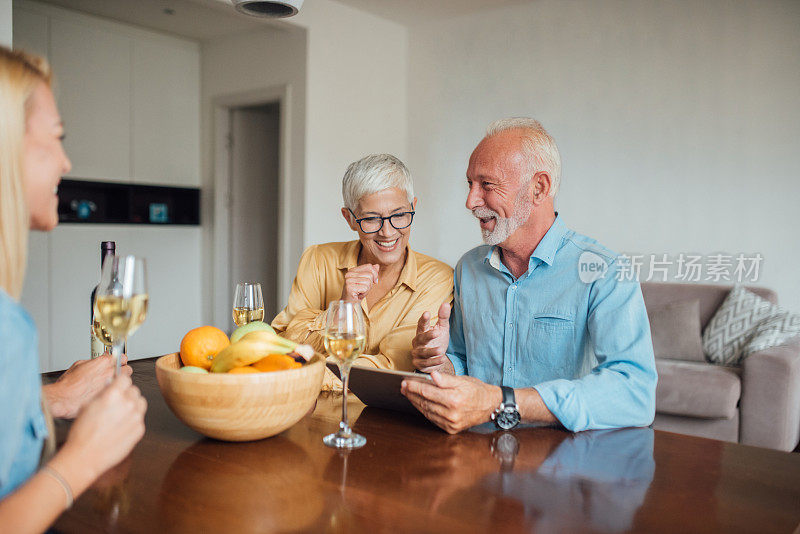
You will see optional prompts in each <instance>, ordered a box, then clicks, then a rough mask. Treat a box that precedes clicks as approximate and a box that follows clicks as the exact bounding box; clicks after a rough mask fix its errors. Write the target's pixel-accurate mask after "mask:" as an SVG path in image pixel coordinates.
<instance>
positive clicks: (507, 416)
mask: <svg viewBox="0 0 800 534" xmlns="http://www.w3.org/2000/svg"><path fill="white" fill-rule="evenodd" d="M496 422H497V426H499V427H500V428H502V429H503V430H509V429H511V428H514V427H515V426H517V424H518V423H519V412H518V411H517V410H515V409H514V408H505V409H504V410H502V411H501V412H500V413H498V414H497V418H496Z"/></svg>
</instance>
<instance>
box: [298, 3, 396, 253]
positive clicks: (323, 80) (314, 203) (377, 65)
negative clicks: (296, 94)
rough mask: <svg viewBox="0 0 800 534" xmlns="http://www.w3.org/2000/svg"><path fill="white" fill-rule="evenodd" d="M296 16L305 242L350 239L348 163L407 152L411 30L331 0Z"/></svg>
mask: <svg viewBox="0 0 800 534" xmlns="http://www.w3.org/2000/svg"><path fill="white" fill-rule="evenodd" d="M290 20H292V21H293V22H294V23H296V24H299V25H301V26H304V27H306V28H307V30H308V94H307V123H306V129H307V132H308V136H307V140H306V188H305V204H304V210H305V232H304V244H305V246H308V245H311V244H314V243H324V242H328V241H342V240H350V239H353V238H354V235H355V234H353V232H352V231H351V230H350V229H349V228H348V227H347V226H346V224H345V221H344V220H342V216H341V214H340V212H339V208H340V207H341V198H342V192H341V188H342V176H343V175H344V171H345V169H346V168H347V165H348V164H350V163H351V162H353V161H355V160H357V159H359V158H361V157H362V156H365V155H367V154H370V153H375V152H388V153H392V154H395V155H396V156H398V157H399V158H401V159H403V158H405V157H406V155H407V141H408V136H407V124H408V122H407V107H406V100H407V98H406V91H407V84H406V75H407V53H408V31H407V29H406V28H405V27H403V26H401V25H399V24H396V23H393V22H390V21H387V20H385V19H382V18H379V17H376V16H373V15H370V14H367V13H364V12H362V11H358V10H356V9H352V8H350V7H347V6H344V5H342V4H338V3H336V2H332V1H330V0H314V1H313V2H306V3H305V4H304V5H303V10H302V11H301V12H300V14H299V15H298V16H297V17H294V18H293V19H290Z"/></svg>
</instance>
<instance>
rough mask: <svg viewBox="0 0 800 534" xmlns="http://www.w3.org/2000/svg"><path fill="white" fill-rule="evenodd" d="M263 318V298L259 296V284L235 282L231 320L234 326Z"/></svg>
mask: <svg viewBox="0 0 800 534" xmlns="http://www.w3.org/2000/svg"><path fill="white" fill-rule="evenodd" d="M263 320H264V298H263V297H262V296H261V284H259V283H257V282H255V283H254V282H242V283H239V284H236V294H235V295H234V297H233V322H234V323H235V324H236V326H242V325H245V324H247V323H251V322H253V321H263Z"/></svg>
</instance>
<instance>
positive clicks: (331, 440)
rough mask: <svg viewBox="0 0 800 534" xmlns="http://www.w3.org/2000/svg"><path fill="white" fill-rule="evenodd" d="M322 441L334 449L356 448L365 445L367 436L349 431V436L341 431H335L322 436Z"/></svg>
mask: <svg viewBox="0 0 800 534" xmlns="http://www.w3.org/2000/svg"><path fill="white" fill-rule="evenodd" d="M322 442H323V443H325V445H327V446H328V447H333V448H334V449H358V448H359V447H363V446H364V445H366V443H367V438H365V437H364V436H362V435H361V434H356V433H355V432H351V433H350V435H349V436H348V435H345V434H342V433H341V432H336V433H335V434H328V435H327V436H325V437H324V438H322Z"/></svg>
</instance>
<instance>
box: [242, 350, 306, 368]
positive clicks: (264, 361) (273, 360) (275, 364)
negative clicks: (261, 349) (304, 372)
mask: <svg viewBox="0 0 800 534" xmlns="http://www.w3.org/2000/svg"><path fill="white" fill-rule="evenodd" d="M302 366H303V364H301V363H300V362H296V361H294V358H292V357H291V356H287V355H286V354H268V355H267V356H264V357H263V358H261V359H260V360H258V361H257V362H256V363H254V364H253V365H252V367H255V368H256V369H258V370H259V371H261V372H263V373H267V372H269V371H283V370H284V369H296V368H298V367H302Z"/></svg>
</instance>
